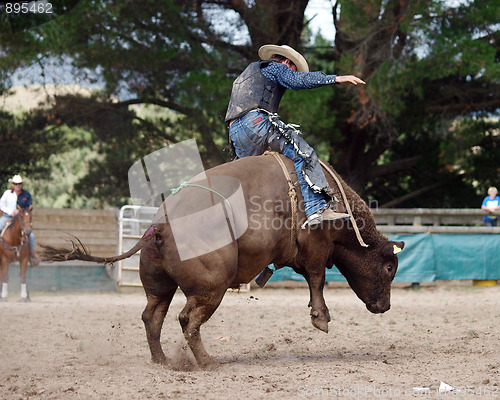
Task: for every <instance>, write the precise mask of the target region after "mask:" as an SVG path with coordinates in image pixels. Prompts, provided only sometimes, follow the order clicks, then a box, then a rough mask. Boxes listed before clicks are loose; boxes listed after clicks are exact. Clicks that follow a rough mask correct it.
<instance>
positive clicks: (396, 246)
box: [390, 241, 405, 254]
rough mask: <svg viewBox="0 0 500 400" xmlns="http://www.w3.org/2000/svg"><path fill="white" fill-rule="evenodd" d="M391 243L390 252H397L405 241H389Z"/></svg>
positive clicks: (402, 247) (401, 248) (403, 245)
mask: <svg viewBox="0 0 500 400" xmlns="http://www.w3.org/2000/svg"><path fill="white" fill-rule="evenodd" d="M390 243H391V245H392V253H393V254H398V253H399V252H400V251H401V250H403V249H404V247H405V242H392V241H391V242H390Z"/></svg>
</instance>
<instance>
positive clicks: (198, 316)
mask: <svg viewBox="0 0 500 400" xmlns="http://www.w3.org/2000/svg"><path fill="white" fill-rule="evenodd" d="M225 291H226V289H225V288H222V289H216V290H212V291H211V293H204V294H203V295H196V294H195V295H188V296H187V302H186V305H185V306H184V308H183V310H182V311H181V313H180V314H179V322H180V324H181V327H182V332H183V333H184V337H185V338H186V341H187V342H188V345H189V347H190V348H191V351H192V352H193V354H194V357H195V358H196V361H197V362H198V365H199V366H201V367H202V368H212V367H215V366H216V365H217V364H218V363H217V362H216V361H215V360H214V359H213V358H212V357H210V355H209V354H208V353H207V351H206V350H205V347H204V346H203V343H202V341H201V334H200V327H201V325H202V324H203V323H204V322H206V321H207V320H208V319H209V318H210V317H211V316H212V314H213V313H214V312H215V310H216V309H217V307H218V306H219V304H220V302H221V301H222V298H223V297H224V293H225Z"/></svg>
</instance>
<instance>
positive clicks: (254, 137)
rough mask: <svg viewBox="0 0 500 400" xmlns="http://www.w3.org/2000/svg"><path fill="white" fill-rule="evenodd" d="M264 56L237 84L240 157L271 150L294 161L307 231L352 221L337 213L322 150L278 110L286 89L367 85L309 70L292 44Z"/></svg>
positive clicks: (231, 114)
mask: <svg viewBox="0 0 500 400" xmlns="http://www.w3.org/2000/svg"><path fill="white" fill-rule="evenodd" d="M258 53H259V57H260V58H261V61H256V62H252V63H251V64H250V65H248V67H247V68H246V69H245V70H244V71H243V72H242V73H241V75H240V76H239V77H238V78H237V79H236V80H235V81H234V83H233V89H232V92H231V100H230V102H229V106H228V109H227V113H226V117H225V121H226V122H227V123H228V124H229V136H230V140H231V144H232V145H233V146H234V151H235V153H236V156H237V157H238V158H242V157H248V156H256V155H261V154H262V153H264V151H266V150H268V149H271V150H274V151H277V152H279V153H281V154H284V155H285V156H286V157H288V158H290V159H291V160H292V161H293V164H294V167H295V171H296V173H297V177H298V179H299V183H300V189H301V192H302V195H303V196H304V203H305V213H306V216H307V220H306V222H305V223H304V225H302V228H305V227H306V226H307V225H309V226H313V225H317V224H320V223H322V222H323V221H331V220H335V219H341V218H348V217H349V215H348V214H344V213H338V212H335V211H334V210H333V208H334V206H335V201H336V199H335V196H334V195H333V191H332V189H331V188H330V186H329V185H328V182H327V180H326V178H325V175H324V174H323V170H322V169H321V166H320V164H319V160H318V156H317V154H316V152H315V151H314V149H313V148H312V147H311V146H309V145H308V144H307V142H306V141H305V140H304V139H303V138H302V137H301V136H300V132H299V131H298V130H297V127H296V126H294V125H290V124H285V123H284V122H283V121H282V120H281V118H280V116H279V115H278V108H279V104H280V101H281V98H282V97H283V94H284V93H285V91H286V89H292V90H300V89H313V88H317V87H320V86H323V85H333V84H336V83H344V84H352V85H358V84H365V82H364V81H362V80H361V79H359V78H357V77H355V76H353V75H345V76H337V75H327V74H325V73H323V72H321V71H316V72H309V66H308V64H307V61H306V59H305V58H304V57H303V56H302V55H301V54H300V53H298V52H297V51H295V50H294V49H292V48H291V47H289V46H287V45H283V46H277V45H272V44H269V45H265V46H262V47H261V48H260V49H259V52H258Z"/></svg>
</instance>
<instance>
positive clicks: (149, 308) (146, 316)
mask: <svg viewBox="0 0 500 400" xmlns="http://www.w3.org/2000/svg"><path fill="white" fill-rule="evenodd" d="M176 289H177V285H175V288H172V289H171V290H170V291H169V292H167V293H165V294H163V295H161V296H157V295H153V294H149V293H146V297H147V300H148V304H147V305H146V308H145V309H144V312H143V313H142V320H143V322H144V327H145V328H146V337H147V339H148V344H149V349H150V351H151V359H152V361H153V362H154V363H157V364H167V362H168V360H167V357H166V356H165V353H164V352H163V349H162V347H161V343H160V336H161V328H162V326H163V321H164V320H165V315H167V311H168V307H169V306H170V303H171V301H172V298H173V297H174V294H175V291H176Z"/></svg>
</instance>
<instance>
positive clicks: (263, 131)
mask: <svg viewBox="0 0 500 400" xmlns="http://www.w3.org/2000/svg"><path fill="white" fill-rule="evenodd" d="M271 134H272V124H271V121H269V118H268V117H267V115H266V114H265V113H260V112H250V113H248V114H246V115H244V116H243V117H241V118H239V119H237V120H235V121H234V122H233V123H232V124H231V128H230V130H229V137H230V138H231V141H232V142H233V145H234V149H235V151H236V155H237V156H238V158H243V157H249V156H258V155H261V154H262V153H264V151H266V150H267V149H268V148H269V142H268V140H269V137H270V135H271ZM282 153H283V155H284V156H286V157H288V158H289V159H291V160H292V161H293V165H294V167H295V171H296V172H297V178H298V179H299V183H300V191H301V192H302V196H304V208H305V213H306V216H308V217H309V216H310V215H311V214H314V213H315V212H318V211H319V210H321V209H322V208H324V207H326V206H327V203H326V200H325V197H324V196H323V195H322V194H321V193H316V192H314V191H313V190H312V189H311V188H310V187H309V185H308V184H307V182H306V181H305V180H304V179H303V178H302V173H301V171H302V167H303V165H304V162H305V161H304V159H303V158H302V157H300V156H299V154H298V153H297V152H296V150H295V149H294V147H293V146H292V145H291V144H289V143H288V144H286V145H285V146H284V148H283V151H282Z"/></svg>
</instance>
